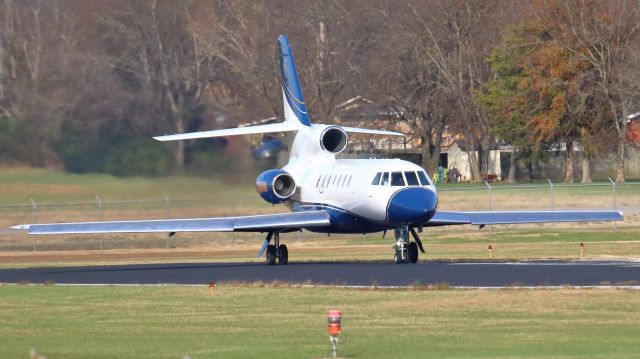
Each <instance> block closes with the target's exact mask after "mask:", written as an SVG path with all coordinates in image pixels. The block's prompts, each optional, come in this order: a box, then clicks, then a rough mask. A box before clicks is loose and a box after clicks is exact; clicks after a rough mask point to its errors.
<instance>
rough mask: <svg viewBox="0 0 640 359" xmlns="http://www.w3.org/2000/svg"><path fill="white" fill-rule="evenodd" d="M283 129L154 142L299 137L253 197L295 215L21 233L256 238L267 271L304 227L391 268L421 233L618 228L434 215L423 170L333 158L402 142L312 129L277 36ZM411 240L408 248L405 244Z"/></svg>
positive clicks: (538, 215)
mask: <svg viewBox="0 0 640 359" xmlns="http://www.w3.org/2000/svg"><path fill="white" fill-rule="evenodd" d="M278 43H279V49H280V50H279V51H280V71H281V75H282V97H283V102H284V121H283V122H281V123H275V124H267V125H257V126H251V127H242V128H231V129H225V130H215V131H203V132H195V133H186V134H176V135H166V136H158V137H155V139H156V140H159V141H174V140H186V139H197V138H209V137H221V136H233V135H248V134H259V133H273V132H295V139H294V141H293V144H292V146H291V153H290V157H289V162H288V163H287V164H286V166H284V167H283V168H281V169H272V170H268V171H266V172H264V173H262V174H260V175H259V176H258V178H257V181H256V190H257V192H258V193H259V194H260V196H261V197H262V198H263V199H264V200H265V201H267V202H269V203H272V204H280V203H283V204H285V205H286V206H288V207H289V208H290V209H291V211H292V213H281V214H270V215H256V216H241V217H226V218H197V219H168V220H142V221H117V222H84V223H55V224H31V225H20V226H16V227H13V228H16V229H26V230H28V233H29V234H82V233H154V232H162V233H169V234H170V235H173V234H175V233H176V232H232V231H237V232H262V233H267V235H266V239H265V241H264V244H263V246H262V248H261V249H260V252H259V254H258V256H262V254H263V253H264V252H265V251H266V260H267V263H268V264H275V263H276V262H278V263H279V264H287V262H288V258H289V255H288V250H287V246H286V245H285V244H281V243H280V233H285V232H292V231H300V230H302V229H305V230H308V231H312V232H320V233H329V234H330V233H358V234H359V233H363V234H366V233H376V232H385V233H386V231H388V230H393V231H394V233H395V238H394V240H395V245H394V246H393V248H394V250H395V255H394V261H395V263H415V262H416V261H417V260H418V250H420V251H422V252H423V253H424V248H423V246H422V241H421V240H420V238H419V237H418V232H422V230H423V228H424V227H432V226H447V225H461V224H471V225H479V226H480V227H483V226H485V225H493V224H522V223H543V222H586V221H618V220H623V215H622V213H621V212H617V211H611V210H589V211H586V210H585V211H495V212H494V211H489V212H477V211H474V212H451V211H439V210H438V208H437V207H438V194H437V191H436V187H435V186H434V184H433V182H432V181H431V179H430V178H429V176H428V174H427V173H426V172H425V171H424V169H422V168H421V167H420V166H417V165H415V164H413V163H411V162H407V161H403V160H399V159H357V160H356V159H336V155H337V154H339V153H340V152H342V151H343V150H344V149H345V148H346V147H347V144H348V142H349V136H348V134H349V133H364V134H372V135H387V136H402V134H401V133H397V132H391V131H381V130H372V129H360V128H351V127H344V126H336V125H321V124H313V123H311V121H310V119H309V114H308V113H307V107H306V105H305V102H304V98H303V97H302V90H301V88H300V84H299V82H298V74H297V72H296V67H295V64H294V61H293V55H292V53H291V49H290V47H289V41H288V39H287V37H286V36H284V35H281V36H280V37H279V38H278ZM410 235H411V237H412V238H413V241H411V238H410Z"/></svg>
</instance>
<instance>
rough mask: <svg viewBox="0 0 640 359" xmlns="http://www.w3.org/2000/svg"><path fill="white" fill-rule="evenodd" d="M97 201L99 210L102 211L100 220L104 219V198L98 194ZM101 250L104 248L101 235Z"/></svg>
mask: <svg viewBox="0 0 640 359" xmlns="http://www.w3.org/2000/svg"><path fill="white" fill-rule="evenodd" d="M96 202H98V211H99V212H100V222H102V221H104V211H103V209H102V200H101V199H100V197H98V196H96ZM100 250H102V236H100Z"/></svg>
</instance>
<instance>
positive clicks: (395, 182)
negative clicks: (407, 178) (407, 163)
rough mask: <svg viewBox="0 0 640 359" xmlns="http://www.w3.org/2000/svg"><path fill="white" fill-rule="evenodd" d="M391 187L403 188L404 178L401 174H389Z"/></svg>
mask: <svg viewBox="0 0 640 359" xmlns="http://www.w3.org/2000/svg"><path fill="white" fill-rule="evenodd" d="M391 185H392V186H404V185H405V184H404V177H402V172H391Z"/></svg>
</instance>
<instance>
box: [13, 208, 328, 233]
mask: <svg viewBox="0 0 640 359" xmlns="http://www.w3.org/2000/svg"><path fill="white" fill-rule="evenodd" d="M330 224H331V223H330V222H329V214H328V213H327V212H326V211H308V212H295V213H279V214H267V215H259V216H243V217H222V218H193V219H191V218H190V219H161V220H142V221H116V222H80V223H51V224H26V225H20V226H15V227H12V228H14V229H22V230H25V229H26V230H28V232H29V234H88V233H173V232H234V231H235V232H267V231H269V230H286V229H299V228H306V227H324V226H328V225H330Z"/></svg>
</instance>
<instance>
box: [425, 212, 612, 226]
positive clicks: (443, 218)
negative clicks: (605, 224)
mask: <svg viewBox="0 0 640 359" xmlns="http://www.w3.org/2000/svg"><path fill="white" fill-rule="evenodd" d="M623 219H624V216H623V215H622V212H619V211H611V210H601V211H596V210H594V211H480V212H449V211H437V212H436V214H435V215H434V216H433V218H431V219H430V220H429V222H427V223H425V226H449V225H456V224H475V225H489V224H525V223H551V222H593V221H622V220H623Z"/></svg>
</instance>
